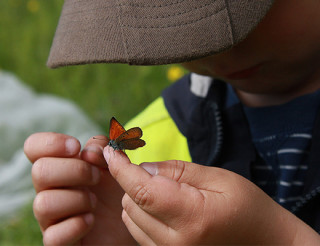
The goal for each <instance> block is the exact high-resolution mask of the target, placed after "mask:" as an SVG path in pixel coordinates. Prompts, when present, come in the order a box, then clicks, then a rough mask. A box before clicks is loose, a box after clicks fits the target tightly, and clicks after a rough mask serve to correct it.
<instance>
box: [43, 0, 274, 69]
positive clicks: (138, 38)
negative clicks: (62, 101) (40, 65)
mask: <svg viewBox="0 0 320 246" xmlns="http://www.w3.org/2000/svg"><path fill="white" fill-rule="evenodd" d="M273 1H274V0H202V1H199V0H153V1H150V0H108V1H106V0H91V1H78V0H65V4H64V6H63V11H62V14H61V17H60V21H59V25H58V28H57V31H56V34H55V37H54V41H53V45H52V48H51V52H50V56H49V60H48V66H49V67H59V66H64V65H76V64H84V63H102V62H106V63H129V64H148V65H153V64H169V63H180V62H184V61H189V60H193V59H196V58H201V57H204V56H208V55H212V54H215V53H218V52H221V51H224V50H226V49H228V48H230V47H232V46H233V45H235V44H237V43H238V42H240V41H241V40H243V39H244V38H245V37H246V36H247V35H248V33H249V32H250V31H252V29H253V28H254V27H255V26H257V24H258V23H259V22H260V21H261V19H262V18H263V17H264V16H265V14H266V13H267V11H268V10H269V8H270V7H271V6H272V3H273Z"/></svg>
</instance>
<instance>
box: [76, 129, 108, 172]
mask: <svg viewBox="0 0 320 246" xmlns="http://www.w3.org/2000/svg"><path fill="white" fill-rule="evenodd" d="M108 141H109V140H108V138H107V137H106V136H103V135H99V136H95V137H93V138H90V139H89V140H88V142H87V143H86V145H85V146H84V148H83V150H82V151H81V159H83V160H85V161H87V162H90V163H92V164H94V165H97V166H99V167H103V168H106V167H107V165H106V161H105V159H104V158H103V148H104V147H105V146H106V145H107V144H108Z"/></svg>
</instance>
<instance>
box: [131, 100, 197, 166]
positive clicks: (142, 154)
mask: <svg viewBox="0 0 320 246" xmlns="http://www.w3.org/2000/svg"><path fill="white" fill-rule="evenodd" d="M135 126H139V127H140V128H141V129H142V131H143V136H142V139H143V140H145V141H146V145H145V146H144V147H142V148H138V149H136V150H132V151H130V150H126V153H127V155H128V156H129V158H130V160H131V162H132V163H135V164H140V163H142V162H156V161H165V160H184V161H189V162H190V161H191V157H190V154H189V149H188V144H187V140H186V138H185V137H184V136H183V135H182V134H181V133H180V132H179V130H178V128H177V127H176V125H175V123H174V122H173V120H172V119H171V117H170V115H169V113H168V111H167V109H166V107H165V105H164V101H163V99H162V98H161V97H159V98H157V99H156V100H155V101H154V102H153V103H151V104H150V105H149V106H148V107H147V108H146V109H145V110H144V111H142V112H141V113H140V114H138V115H137V116H136V117H135V118H133V119H132V120H131V121H129V122H128V123H127V124H126V126H125V128H126V129H130V128H132V127H135Z"/></svg>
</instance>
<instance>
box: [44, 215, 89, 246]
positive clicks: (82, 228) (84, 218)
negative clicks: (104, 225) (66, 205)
mask: <svg viewBox="0 0 320 246" xmlns="http://www.w3.org/2000/svg"><path fill="white" fill-rule="evenodd" d="M93 223H94V216H93V214H91V213H87V214H83V215H79V216H74V217H71V218H68V219H66V220H63V221H61V222H59V223H58V224H55V225H52V226H50V227H48V228H47V229H46V230H45V231H44V232H43V244H44V245H72V244H75V243H76V242H77V241H79V240H80V239H81V238H82V237H84V236H85V235H86V234H87V233H88V231H89V230H90V228H91V227H92V225H93Z"/></svg>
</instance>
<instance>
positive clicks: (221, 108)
mask: <svg viewBox="0 0 320 246" xmlns="http://www.w3.org/2000/svg"><path fill="white" fill-rule="evenodd" d="M193 82H194V81H193ZM191 83H192V79H191V76H190V75H188V76H185V77H183V78H182V79H181V80H180V81H178V82H176V83H175V84H173V85H172V86H171V87H169V88H167V89H166V90H165V91H164V92H163V95H162V96H163V98H164V101H165V105H166V108H167V110H168V112H169V114H170V116H171V117H172V119H173V120H174V121H175V123H176V125H177V127H178V128H179V130H180V132H181V133H182V134H183V135H184V136H185V137H186V138H187V141H188V147H189V151H190V154H191V157H192V161H193V162H195V163H199V164H202V165H206V166H216V167H221V168H225V169H227V170H230V171H233V172H235V173H238V174H240V175H242V176H243V177H245V178H247V179H249V180H252V175H251V167H252V166H253V164H255V163H256V162H261V161H262V159H261V158H260V157H259V155H258V154H257V151H256V150H255V147H254V145H253V143H252V141H251V136H250V130H249V125H248V123H247V120H246V117H245V115H244V112H243V109H242V106H241V104H240V103H238V104H235V105H232V106H230V107H227V106H226V84H225V83H224V82H222V81H219V80H212V82H211V83H209V85H210V86H209V87H208V90H207V93H202V94H206V95H200V96H199V95H195V94H194V93H193V92H192V91H191V90H190V87H191ZM207 84H208V83H207ZM200 92H201V90H200ZM200 94H201V93H200ZM275 120H276V119H275ZM306 180H307V181H306V183H305V187H304V192H303V199H302V200H301V201H299V202H297V203H296V205H295V206H294V207H293V208H292V210H291V212H292V213H294V214H295V215H296V216H297V217H299V218H300V219H302V220H303V221H305V222H306V223H307V224H309V225H310V226H311V227H312V228H314V229H315V230H316V231H317V232H318V233H320V111H319V110H318V115H317V117H316V123H315V128H314V130H313V134H312V146H311V153H310V163H309V167H308V173H307V177H306Z"/></svg>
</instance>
